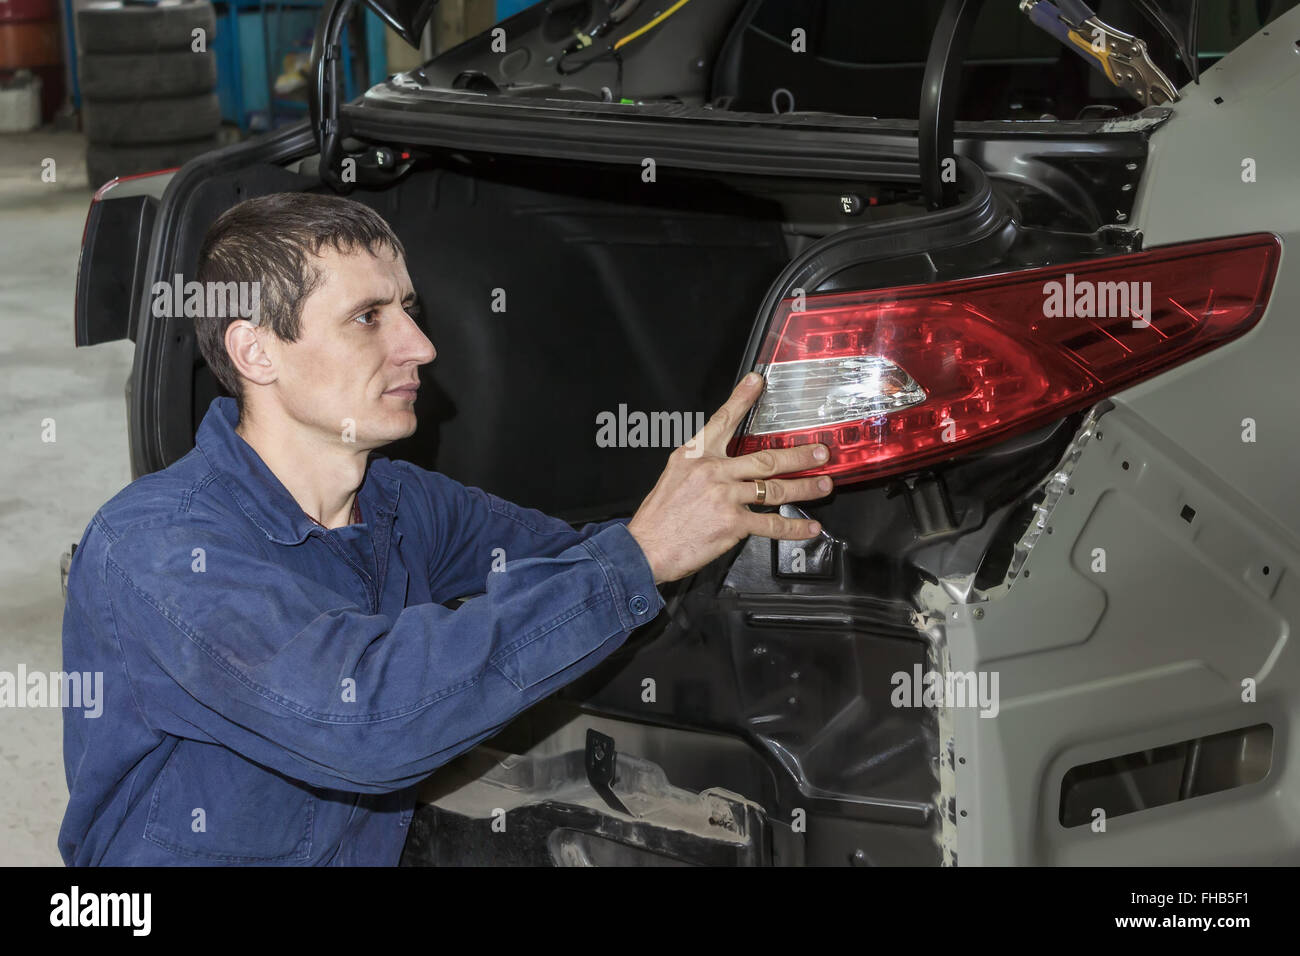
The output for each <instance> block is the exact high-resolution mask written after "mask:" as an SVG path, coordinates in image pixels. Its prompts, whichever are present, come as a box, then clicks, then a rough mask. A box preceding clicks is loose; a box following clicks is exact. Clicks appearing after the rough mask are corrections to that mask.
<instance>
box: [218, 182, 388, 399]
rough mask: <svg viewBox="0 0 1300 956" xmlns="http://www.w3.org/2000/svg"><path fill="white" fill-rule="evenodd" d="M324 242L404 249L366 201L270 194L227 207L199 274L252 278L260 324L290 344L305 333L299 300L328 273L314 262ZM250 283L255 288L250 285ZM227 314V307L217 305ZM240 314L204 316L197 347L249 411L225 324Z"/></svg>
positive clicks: (353, 248) (346, 250) (345, 247)
mask: <svg viewBox="0 0 1300 956" xmlns="http://www.w3.org/2000/svg"><path fill="white" fill-rule="evenodd" d="M326 246H332V247H333V248H334V249H335V250H337V251H338V252H340V253H342V254H344V255H347V254H350V253H354V252H358V251H360V250H362V249H364V250H366V251H367V252H369V253H370V254H371V255H379V253H380V252H381V251H384V250H389V251H391V252H393V253H394V254H396V255H398V256H402V257H404V256H405V255H406V250H405V249H404V248H403V247H402V242H401V240H400V239H398V238H397V234H396V233H395V232H393V229H392V227H391V226H389V224H388V223H387V222H385V221H384V218H383V217H382V216H380V215H379V213H377V212H375V211H374V210H373V209H371V208H370V207H369V206H366V205H364V204H362V203H359V202H357V201H355V200H352V199H344V198H342V197H341V196H331V195H324V194H318V193H272V194H270V195H267V196H258V197H256V198H254V199H246V200H244V201H243V202H241V203H239V204H238V205H236V206H232V207H231V208H230V209H227V210H226V211H225V212H223V213H222V214H221V215H220V216H219V217H218V218H217V221H216V222H214V223H213V224H212V226H211V228H209V229H208V232H207V235H205V236H204V237H203V245H202V246H201V247H200V249H199V263H198V272H197V279H198V281H199V282H200V283H202V284H203V286H204V288H210V286H208V283H223V284H224V283H229V282H237V283H253V282H256V283H258V285H257V286H256V287H255V288H256V289H257V291H258V321H259V323H260V324H263V325H266V326H267V327H268V328H270V330H271V331H272V332H273V333H274V334H275V335H276V337H278V338H280V339H281V340H283V341H285V342H295V341H297V339H298V335H299V333H300V331H301V328H300V321H301V319H302V305H303V302H305V301H306V299H307V297H308V296H310V295H311V294H312V292H314V291H315V290H316V288H317V286H319V285H320V283H321V280H322V278H323V276H322V275H321V274H320V271H319V270H317V269H316V268H314V267H313V266H312V264H311V262H310V261H309V257H310V256H319V255H321V253H322V250H323V249H324V248H325V247H326ZM246 288H253V287H252V286H247V287H246ZM218 311H220V312H222V313H225V311H226V310H225V309H220V310H218ZM239 317H240V316H238V315H234V314H230V315H226V314H221V315H207V314H204V315H201V316H199V317H197V318H196V319H195V320H194V323H195V334H196V337H197V338H198V345H199V351H200V352H202V353H203V358H204V360H205V361H206V362H207V363H208V368H210V369H211V370H212V374H213V375H215V376H216V377H217V380H218V381H219V382H220V383H221V384H222V385H224V386H225V388H226V390H227V391H228V392H230V393H231V394H232V395H233V396H234V397H235V401H236V402H237V403H238V405H239V414H240V418H241V419H242V418H243V413H244V386H243V382H242V380H241V377H240V375H239V372H238V371H236V369H235V365H234V363H233V362H232V361H231V359H230V355H229V353H227V351H226V345H225V336H226V329H227V328H229V326H230V323H231V322H233V321H235V320H236V319H238V318H239Z"/></svg>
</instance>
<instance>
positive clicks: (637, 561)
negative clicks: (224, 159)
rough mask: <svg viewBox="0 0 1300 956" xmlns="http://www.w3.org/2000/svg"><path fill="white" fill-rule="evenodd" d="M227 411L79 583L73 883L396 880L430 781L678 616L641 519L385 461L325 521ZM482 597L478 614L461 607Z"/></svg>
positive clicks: (82, 549)
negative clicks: (228, 870) (549, 505)
mask: <svg viewBox="0 0 1300 956" xmlns="http://www.w3.org/2000/svg"><path fill="white" fill-rule="evenodd" d="M237 420H238V419H237V412H236V407H235V402H234V400H233V399H230V398H224V397H222V398H217V399H215V400H214V401H213V402H212V405H211V406H210V407H209V409H208V411H207V413H206V415H205V417H204V419H203V422H202V424H201V425H200V427H199V430H198V434H197V436H196V447H195V448H194V449H193V450H192V451H191V452H190V453H189V454H187V455H186V456H185V457H184V458H182V459H180V460H179V461H177V462H176V463H175V464H173V465H171V466H170V467H168V468H166V469H163V470H162V471H159V472H156V473H154V474H151V475H146V476H145V477H142V478H140V479H138V480H136V481H134V482H132V483H131V484H130V485H129V486H128V487H127V488H125V489H124V490H123V491H121V492H120V493H119V494H118V495H117V496H116V497H114V498H113V499H112V500H111V501H109V502H108V503H107V504H106V505H104V506H103V508H101V509H100V510H99V512H98V513H97V514H96V515H95V516H94V518H93V519H92V521H91V522H90V524H89V526H88V527H87V528H86V532H85V535H84V536H83V537H82V539H81V542H80V544H79V546H78V548H77V550H76V553H75V555H74V557H73V560H72V564H71V566H70V568H69V576H68V595H67V603H66V607H65V610H64V617H63V669H64V671H66V672H72V671H79V672H92V673H93V672H102V674H103V691H102V707H100V708H99V710H100V711H101V713H100V715H99V716H98V717H94V716H90V713H91V711H87V710H78V709H75V708H69V707H65V709H64V712H63V718H64V722H63V728H64V734H63V758H64V767H65V771H66V774H67V780H68V791H69V800H68V807H67V812H66V813H65V815H64V818H63V824H62V828H61V830H60V832H59V851H60V853H61V854H62V856H63V859H64V861H65V862H66V863H68V864H73V865H86V864H106V865H141V864H144V865H159V864H164V865H165V864H197V865H222V864H236V865H255V864H269V865H307V864H311V865H331V864H332V865H394V864H396V863H397V861H398V859H399V857H400V855H401V852H402V846H403V843H404V842H405V839H406V834H407V827H408V824H409V822H410V820H411V815H412V813H413V811H414V808H415V802H416V792H417V789H418V784H419V783H420V781H421V780H422V779H423V778H425V777H426V776H428V775H429V773H430V772H432V771H433V770H434V769H435V768H437V767H438V766H440V765H442V764H443V763H445V762H447V761H448V760H450V759H452V758H453V757H455V756H457V755H458V754H460V753H463V752H464V751H466V750H468V749H469V748H471V747H473V746H474V745H475V744H477V743H479V742H480V741H482V740H484V739H485V738H487V737H489V736H491V735H492V734H493V733H494V732H496V731H498V730H500V729H501V728H502V727H503V726H504V725H505V724H506V723H508V722H509V721H510V720H511V719H512V718H513V717H515V716H516V715H517V714H519V713H520V712H521V711H523V710H524V709H526V708H527V707H529V706H530V705H532V704H534V703H536V702H537V701H539V700H541V699H542V698H543V697H546V696H547V695H548V694H551V693H552V692H554V691H555V690H557V689H558V688H560V687H562V686H564V685H565V684H567V683H569V682H570V681H572V680H574V679H575V678H577V677H578V676H580V675H581V674H583V673H585V672H587V671H589V670H591V669H592V668H593V667H595V666H596V665H597V664H598V663H600V662H601V661H602V660H604V659H605V658H606V657H608V656H609V655H610V654H611V653H612V652H613V651H614V650H616V649H617V648H618V647H619V646H620V645H621V644H622V643H623V642H624V641H625V640H626V639H627V636H628V634H629V633H630V632H631V631H632V630H633V629H634V628H636V627H638V626H640V625H642V624H645V623H646V622H648V621H650V620H651V619H652V618H654V617H655V616H656V615H657V614H658V613H659V611H660V609H662V607H663V604H664V602H663V599H662V597H661V596H660V594H659V592H658V590H657V589H656V587H655V582H654V576H653V574H652V572H651V569H650V565H649V563H648V561H647V560H646V557H645V554H644V553H643V552H642V550H641V548H640V546H639V545H638V544H637V542H636V540H635V539H634V538H633V537H632V535H631V534H630V533H629V532H628V530H627V527H626V519H617V520H614V521H607V522H601V523H594V524H588V525H586V526H585V527H583V528H582V529H581V530H574V529H573V528H572V527H571V526H570V525H569V524H568V523H566V522H564V521H561V520H560V519H558V518H552V517H548V516H547V515H545V514H543V513H541V512H540V511H535V510H532V509H527V508H521V507H519V506H517V505H513V504H511V503H510V502H507V501H505V500H503V499H501V498H498V497H496V496H495V495H491V494H488V493H486V492H484V491H482V490H481V489H478V488H472V487H466V486H465V485H462V484H460V483H458V482H456V481H454V480H452V479H450V478H448V477H446V476H445V475H442V474H439V473H438V472H432V471H426V470H425V469H422V468H419V467H417V466H415V465H412V464H410V463H409V462H404V461H393V460H390V459H388V458H385V457H383V456H381V455H378V454H375V453H372V454H371V457H370V460H369V462H368V465H367V469H366V475H365V479H364V481H363V483H362V486H361V488H360V490H359V492H358V500H359V503H360V510H361V516H362V523H360V524H352V525H348V526H346V527H342V528H335V529H328V530H327V529H325V528H322V527H320V526H319V525H317V524H315V523H314V522H313V521H312V520H311V519H310V518H309V517H308V516H307V515H306V514H305V513H304V512H303V510H302V508H301V507H299V505H298V504H297V503H296V502H295V500H294V499H293V497H292V496H291V495H290V494H289V492H288V490H287V489H286V488H285V487H284V486H283V485H282V484H281V483H280V481H279V479H277V478H276V477H275V475H274V473H272V471H271V470H270V469H269V468H268V467H267V465H266V463H265V462H263V461H262V459H261V458H260V457H259V456H258V455H257V453H256V452H255V451H254V450H253V448H252V447H251V446H250V445H249V444H248V443H247V442H245V441H244V440H243V438H241V437H240V436H239V435H238V434H237V433H236V432H235V425H236V424H237ZM471 594H478V595H480V596H479V597H476V598H474V599H472V600H470V601H468V602H466V603H465V604H463V605H461V606H460V607H459V608H457V609H455V610H452V609H450V608H448V607H445V606H443V602H450V601H452V600H453V599H455V598H458V597H463V596H466V595H471Z"/></svg>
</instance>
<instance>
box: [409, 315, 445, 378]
mask: <svg viewBox="0 0 1300 956" xmlns="http://www.w3.org/2000/svg"><path fill="white" fill-rule="evenodd" d="M403 314H404V315H405V312H403ZM406 322H407V325H406V331H405V335H404V337H403V339H402V345H401V349H400V351H401V354H402V357H403V361H411V360H414V361H415V362H416V364H417V365H428V364H429V363H430V362H432V361H433V360H434V358H435V357H436V356H437V355H438V350H437V349H435V348H434V347H433V343H432V342H431V341H429V337H428V336H427V335H425V334H424V330H423V329H421V328H420V323H418V322H416V321H415V319H413V318H411V317H410V316H409V315H407V316H406Z"/></svg>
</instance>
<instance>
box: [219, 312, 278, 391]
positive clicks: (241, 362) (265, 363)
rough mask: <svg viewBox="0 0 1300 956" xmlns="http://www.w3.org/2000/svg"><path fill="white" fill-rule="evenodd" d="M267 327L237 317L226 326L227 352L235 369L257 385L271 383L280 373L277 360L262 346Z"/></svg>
mask: <svg viewBox="0 0 1300 956" xmlns="http://www.w3.org/2000/svg"><path fill="white" fill-rule="evenodd" d="M267 334H269V333H268V332H267V330H266V329H265V328H259V327H258V326H256V325H254V324H253V323H252V322H250V321H248V320H247V319H236V320H235V321H234V322H231V323H230V324H229V325H228V326H226V337H225V344H226V352H227V353H228V354H229V355H230V361H231V363H232V364H233V365H234V366H235V370H236V371H238V372H239V374H240V375H242V376H244V378H246V379H249V380H250V381H252V382H253V383H254V384H257V385H270V384H271V383H272V382H274V381H275V380H276V377H277V375H278V373H277V371H276V367H275V362H274V360H273V359H272V358H271V356H270V354H269V353H267V351H266V349H264V348H263V347H262V345H263V341H264V339H265V336H266V335H267Z"/></svg>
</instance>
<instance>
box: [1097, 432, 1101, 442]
mask: <svg viewBox="0 0 1300 956" xmlns="http://www.w3.org/2000/svg"><path fill="white" fill-rule="evenodd" d="M1097 441H1101V432H1097Z"/></svg>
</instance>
